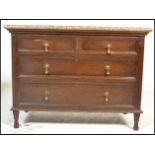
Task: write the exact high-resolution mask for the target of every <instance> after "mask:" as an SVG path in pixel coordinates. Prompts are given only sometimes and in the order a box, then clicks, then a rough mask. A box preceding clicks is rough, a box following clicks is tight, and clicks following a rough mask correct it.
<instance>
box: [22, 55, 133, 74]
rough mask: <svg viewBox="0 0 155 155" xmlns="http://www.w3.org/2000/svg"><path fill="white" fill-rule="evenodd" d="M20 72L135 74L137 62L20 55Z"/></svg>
mask: <svg viewBox="0 0 155 155" xmlns="http://www.w3.org/2000/svg"><path fill="white" fill-rule="evenodd" d="M19 74H25V75H46V74H47V75H97V76H98V75H101V76H104V75H105V76H135V63H134V62H130V61H117V60H115V61H114V60H113V61H110V60H104V61H103V60H80V59H77V60H76V59H75V60H74V59H52V58H45V57H44V58H41V57H20V65H19Z"/></svg>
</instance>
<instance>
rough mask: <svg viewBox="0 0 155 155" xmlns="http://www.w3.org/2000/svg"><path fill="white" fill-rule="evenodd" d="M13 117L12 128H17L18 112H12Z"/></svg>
mask: <svg viewBox="0 0 155 155" xmlns="http://www.w3.org/2000/svg"><path fill="white" fill-rule="evenodd" d="M13 116H14V128H19V121H18V119H19V111H15V110H14V111H13Z"/></svg>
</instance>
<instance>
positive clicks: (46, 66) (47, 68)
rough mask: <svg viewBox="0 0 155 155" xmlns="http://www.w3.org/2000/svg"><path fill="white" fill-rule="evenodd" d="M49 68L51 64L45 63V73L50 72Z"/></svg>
mask: <svg viewBox="0 0 155 155" xmlns="http://www.w3.org/2000/svg"><path fill="white" fill-rule="evenodd" d="M49 68H50V65H49V64H45V65H44V73H45V74H46V75H48V74H49Z"/></svg>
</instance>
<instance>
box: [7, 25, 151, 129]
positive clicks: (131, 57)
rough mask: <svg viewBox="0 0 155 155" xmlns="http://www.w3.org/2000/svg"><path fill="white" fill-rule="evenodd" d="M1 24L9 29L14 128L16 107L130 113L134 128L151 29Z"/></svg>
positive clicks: (139, 107) (136, 126) (26, 109)
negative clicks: (147, 39) (146, 47)
mask: <svg viewBox="0 0 155 155" xmlns="http://www.w3.org/2000/svg"><path fill="white" fill-rule="evenodd" d="M5 28H7V29H8V30H9V31H10V32H11V33H12V64H13V65H12V70H13V72H12V78H13V108H12V110H13V114H14V127H15V128H18V127H19V121H18V118H19V111H20V110H24V111H68V112H69V111H77V112H78V111H86V112H114V113H115V112H117V113H124V114H126V113H133V114H134V127H133V128H134V130H138V128H139V127H138V122H139V117H140V113H142V110H141V90H142V71H143V55H144V37H145V35H146V34H147V33H149V32H150V31H151V30H150V29H132V28H122V29H121V28H95V29H93V28H88V29H86V28H80V27H79V28H74V27H70V28H63V27H62V28H60V27H59V28H58V27H57V28H55V27H37V26H36V28H34V26H32V27H31V26H30V27H29V26H28V27H24V26H23V27H21V26H5ZM45 43H46V44H47V45H48V47H46V49H45V46H44V45H45ZM108 44H110V52H109V50H108V52H107V48H108ZM47 49H48V50H47ZM45 64H48V66H46V67H45Z"/></svg>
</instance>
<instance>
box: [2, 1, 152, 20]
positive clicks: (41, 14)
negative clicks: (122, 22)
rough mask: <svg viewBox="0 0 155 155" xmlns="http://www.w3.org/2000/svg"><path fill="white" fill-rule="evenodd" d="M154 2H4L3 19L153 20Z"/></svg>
mask: <svg viewBox="0 0 155 155" xmlns="http://www.w3.org/2000/svg"><path fill="white" fill-rule="evenodd" d="M154 16H155V14H154V0H38V1H36V0H26V1H25V0H22V1H21V0H0V18H1V19H2V18H3V19H54V18H55V19H62V18H65V19H66V18H73V19H76V18H79V19H81V18H86V19H88V18H89V19H95V18H97V19H98V18H101V19H150V18H151V19H153V18H154Z"/></svg>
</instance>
